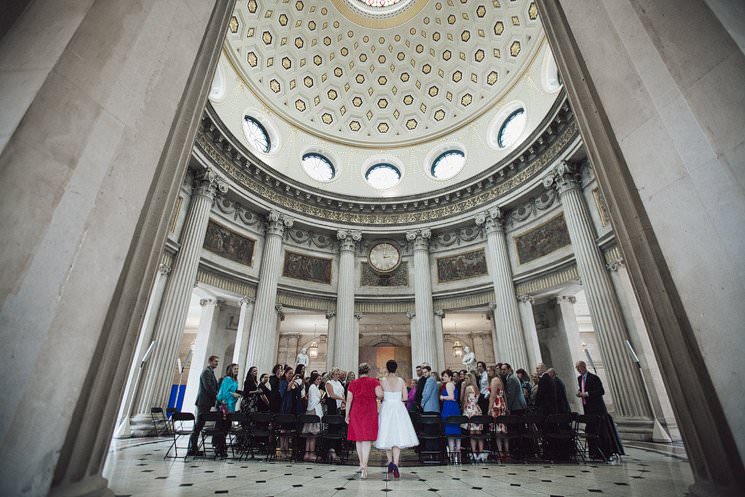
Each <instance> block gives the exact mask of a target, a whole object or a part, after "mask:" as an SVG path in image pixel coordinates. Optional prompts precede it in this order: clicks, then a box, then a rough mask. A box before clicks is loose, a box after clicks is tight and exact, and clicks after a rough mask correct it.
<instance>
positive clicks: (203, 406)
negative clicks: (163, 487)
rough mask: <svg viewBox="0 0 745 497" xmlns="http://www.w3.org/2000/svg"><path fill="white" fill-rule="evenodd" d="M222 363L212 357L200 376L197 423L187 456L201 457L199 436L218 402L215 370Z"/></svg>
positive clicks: (192, 433) (215, 357)
mask: <svg viewBox="0 0 745 497" xmlns="http://www.w3.org/2000/svg"><path fill="white" fill-rule="evenodd" d="M219 362H220V360H219V358H218V357H217V356H216V355H211V356H210V357H209V359H208V360H207V367H206V368H205V369H204V371H202V374H201V375H200V376H199V392H198V393H197V401H196V403H195V405H196V406H197V421H196V423H195V424H194V430H193V431H192V432H191V438H190V439H189V449H188V451H187V453H186V455H187V456H196V455H199V452H198V448H199V434H200V433H201V431H202V428H204V423H205V420H204V416H205V415H206V414H207V413H208V412H210V410H211V409H212V408H213V407H214V406H215V402H216V401H217V377H215V368H216V367H217V365H218V363H219Z"/></svg>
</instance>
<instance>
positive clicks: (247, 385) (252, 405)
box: [241, 366, 261, 413]
mask: <svg viewBox="0 0 745 497" xmlns="http://www.w3.org/2000/svg"><path fill="white" fill-rule="evenodd" d="M258 374H259V370H258V369H257V368H256V366H251V367H250V368H248V373H246V379H245V380H243V399H241V412H244V413H251V412H255V411H256V410H258V403H259V394H260V393H261V391H260V390H259V378H258Z"/></svg>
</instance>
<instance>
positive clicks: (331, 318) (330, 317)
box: [326, 311, 336, 371]
mask: <svg viewBox="0 0 745 497" xmlns="http://www.w3.org/2000/svg"><path fill="white" fill-rule="evenodd" d="M326 322H327V325H326V371H331V368H333V367H336V364H334V349H335V347H336V340H335V337H334V335H335V334H336V312H335V311H329V312H327V313H326Z"/></svg>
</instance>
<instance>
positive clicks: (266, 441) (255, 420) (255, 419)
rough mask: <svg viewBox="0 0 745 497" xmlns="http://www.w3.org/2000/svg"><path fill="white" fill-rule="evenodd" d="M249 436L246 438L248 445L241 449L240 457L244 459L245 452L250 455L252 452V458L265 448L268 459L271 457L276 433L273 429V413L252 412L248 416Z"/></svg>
mask: <svg viewBox="0 0 745 497" xmlns="http://www.w3.org/2000/svg"><path fill="white" fill-rule="evenodd" d="M248 425H249V429H248V434H247V435H248V436H247V438H246V445H245V446H244V447H243V448H242V450H241V455H240V459H243V456H244V454H245V455H246V456H248V454H249V453H250V454H251V459H253V458H254V455H255V454H256V453H258V452H259V451H261V450H262V449H263V450H264V452H265V454H266V458H265V459H266V460H268V459H269V457H270V455H271V454H273V453H274V433H273V431H272V414H271V413H268V412H252V413H251V414H250V415H249V417H248Z"/></svg>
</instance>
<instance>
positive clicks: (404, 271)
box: [360, 262, 409, 286]
mask: <svg viewBox="0 0 745 497" xmlns="http://www.w3.org/2000/svg"><path fill="white" fill-rule="evenodd" d="M361 266H362V274H361V276H360V286H409V263H408V262H402V263H401V264H399V266H398V267H397V268H396V269H395V270H394V271H392V272H390V273H387V274H379V273H376V272H375V271H373V269H372V268H371V267H370V264H368V263H366V262H365V263H363V264H361Z"/></svg>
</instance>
